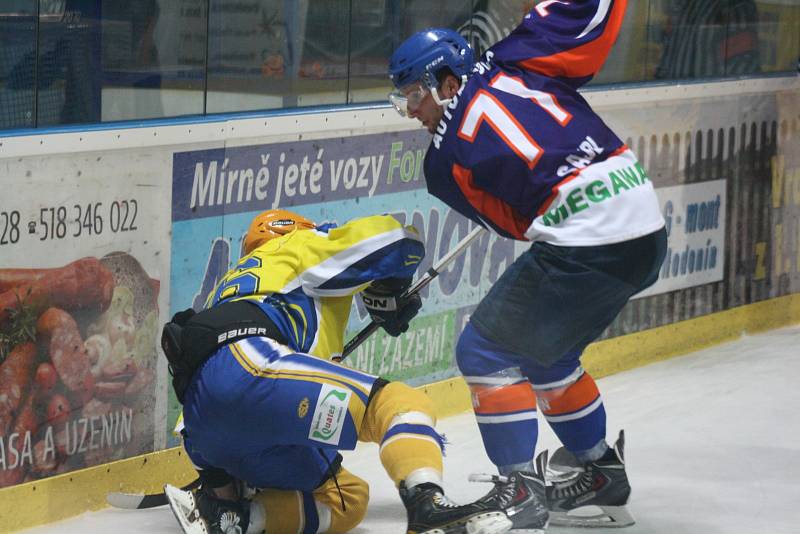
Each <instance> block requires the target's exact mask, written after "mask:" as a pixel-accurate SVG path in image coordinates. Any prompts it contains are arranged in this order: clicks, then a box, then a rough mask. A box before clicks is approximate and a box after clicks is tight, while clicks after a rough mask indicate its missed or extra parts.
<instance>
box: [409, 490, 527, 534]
mask: <svg viewBox="0 0 800 534" xmlns="http://www.w3.org/2000/svg"><path fill="white" fill-rule="evenodd" d="M400 498H402V499H403V504H404V505H405V506H406V513H407V515H408V529H407V531H408V534H501V533H503V532H508V531H509V530H510V529H511V521H510V520H509V519H508V518H507V517H506V514H504V513H503V512H502V511H501V510H500V509H499V508H498V507H497V506H495V505H493V504H491V503H485V502H480V501H476V502H473V503H470V504H464V505H458V504H455V503H453V502H451V501H450V500H449V499H448V498H447V497H445V496H444V493H443V492H442V489H441V488H440V487H439V486H437V485H436V484H430V483H426V484H420V485H418V486H414V487H413V488H410V489H408V488H406V487H405V484H403V483H402V482H401V483H400Z"/></svg>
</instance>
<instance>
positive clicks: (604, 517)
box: [550, 506, 636, 528]
mask: <svg viewBox="0 0 800 534" xmlns="http://www.w3.org/2000/svg"><path fill="white" fill-rule="evenodd" d="M634 523H636V520H635V519H634V518H633V516H632V515H631V513H630V512H629V511H628V509H627V507H625V506H582V507H580V508H576V509H574V510H570V511H569V512H553V511H551V512H550V525H551V526H554V527H583V528H623V527H629V526H631V525H633V524H634Z"/></svg>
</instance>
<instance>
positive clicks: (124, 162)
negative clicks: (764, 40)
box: [0, 77, 800, 529]
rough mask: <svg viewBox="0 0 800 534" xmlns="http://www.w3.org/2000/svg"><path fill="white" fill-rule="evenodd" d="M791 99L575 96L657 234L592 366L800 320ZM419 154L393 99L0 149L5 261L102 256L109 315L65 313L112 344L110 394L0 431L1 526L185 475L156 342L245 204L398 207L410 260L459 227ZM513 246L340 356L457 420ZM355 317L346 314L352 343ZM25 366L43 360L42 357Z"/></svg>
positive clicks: (465, 270) (790, 88)
mask: <svg viewBox="0 0 800 534" xmlns="http://www.w3.org/2000/svg"><path fill="white" fill-rule="evenodd" d="M798 89H800V83H799V82H798V79H797V78H796V77H777V78H766V79H758V80H741V81H727V82H717V83H709V84H693V85H684V86H675V85H671V86H662V87H653V86H645V87H641V88H623V89H616V90H608V91H594V92H587V93H586V94H585V96H586V97H587V99H588V100H589V101H590V103H592V105H593V106H594V107H595V108H596V109H597V111H598V112H599V113H600V114H601V116H602V117H603V118H604V119H605V120H606V121H607V122H608V123H609V124H610V125H611V126H612V128H613V129H614V130H615V131H616V132H617V133H618V134H620V135H621V136H622V137H623V138H624V139H625V140H626V142H627V143H628V145H629V146H630V147H631V148H632V149H633V150H634V151H635V152H636V153H637V155H638V156H639V157H640V159H641V161H642V163H643V165H644V167H645V169H647V171H648V174H649V176H650V177H651V179H652V180H653V183H654V185H655V186H656V188H657V191H658V193H659V198H660V200H661V202H662V206H663V210H664V215H665V218H666V219H667V221H668V228H669V231H670V250H669V253H668V257H667V260H666V261H665V264H664V267H663V269H662V277H661V280H660V281H659V283H658V285H656V286H655V287H654V288H651V289H650V290H648V291H647V293H645V294H644V295H642V296H640V297H639V298H637V299H635V300H633V301H632V302H631V303H630V304H629V305H628V306H627V307H626V309H625V310H624V311H623V312H622V314H621V315H620V316H619V318H618V319H617V320H616V321H615V322H614V324H613V325H612V326H611V327H610V328H609V329H608V331H607V332H606V333H605V334H604V335H603V341H601V342H599V343H597V344H595V345H593V346H592V347H590V349H589V351H588V352H587V355H586V365H587V367H588V368H590V369H591V370H592V371H593V372H594V373H595V374H597V375H603V374H608V373H612V372H616V371H619V370H621V369H626V368H631V367H635V366H638V365H643V364H645V363H649V362H651V361H655V360H657V359H662V358H665V357H669V356H671V355H674V354H679V353H684V352H688V351H691V350H695V349H697V348H699V347H702V346H705V345H708V344H712V343H716V342H720V341H722V340H725V339H731V338H732V337H735V336H738V335H740V334H741V333H742V332H744V331H755V330H761V329H768V328H774V327H776V326H780V325H784V324H789V323H793V322H797V321H800V305H799V304H798V296H797V293H798V289H799V288H800V217H798V214H800V146H799V145H800V137H799V136H798V128H800V91H798ZM428 142H429V136H428V135H427V134H426V133H425V132H424V131H421V130H419V129H418V128H417V127H416V124H415V123H413V122H411V121H407V120H404V119H401V118H400V117H398V116H396V114H395V113H394V112H393V111H392V110H390V109H386V108H385V107H381V108H370V107H364V108H359V109H348V110H346V111H337V112H330V111H319V112H310V113H306V114H302V115H291V114H285V115H278V116H276V115H266V114H265V115H252V114H250V115H241V116H225V117H210V118H204V119H202V120H191V119H186V120H171V121H164V122H161V123H151V122H148V123H142V124H134V125H130V126H129V127H126V128H124V129H119V128H112V127H99V128H97V129H90V130H85V129H84V130H77V129H76V130H69V131H53V132H47V133H43V132H35V133H32V134H31V135H20V136H16V137H6V138H2V139H0V183H1V184H2V187H3V192H4V194H3V195H1V196H0V257H2V269H7V268H21V269H62V270H63V269H65V268H66V267H67V266H68V265H69V264H70V263H71V262H73V261H76V260H79V259H85V258H96V259H98V260H99V261H100V262H101V263H102V264H103V265H104V266H105V267H106V268H108V269H109V271H110V272H112V273H113V275H114V284H115V287H116V288H117V289H118V290H117V292H115V293H114V300H113V302H112V304H111V308H112V309H113V310H114V314H105V315H104V314H103V313H100V312H99V311H95V312H92V311H91V310H86V309H83V310H77V309H76V310H75V311H71V310H69V306H68V305H67V306H66V307H67V308H68V311H70V313H72V315H73V316H74V318H75V321H76V323H77V325H78V327H79V329H80V332H81V335H83V336H84V337H85V338H89V337H91V336H90V334H91V335H96V336H101V337H102V336H104V335H105V336H106V337H107V338H108V347H107V348H106V350H105V352H104V353H103V354H102V355H101V359H100V361H99V362H96V363H94V365H95V367H96V371H97V374H98V376H99V377H100V379H99V380H98V382H99V383H102V384H103V387H102V388H100V389H97V388H96V389H95V392H94V395H93V397H92V398H90V399H80V400H77V399H76V396H75V395H74V394H73V393H71V392H68V391H66V392H64V391H62V393H64V396H65V397H66V398H67V399H68V400H69V401H71V406H70V408H71V409H70V410H69V412H68V413H67V414H66V416H63V415H62V416H60V417H58V418H57V419H54V418H53V417H51V415H52V414H51V413H49V412H48V411H47V408H46V407H45V406H42V407H39V408H36V410H38V411H36V414H35V415H36V420H37V422H38V426H37V427H36V428H27V429H26V428H22V427H19V428H17V425H11V426H10V427H9V429H8V430H5V431H4V430H3V429H0V431H4V432H5V434H2V435H0V442H2V443H1V444H0V474H2V475H3V476H2V477H0V481H6V483H8V481H11V482H12V483H13V484H12V485H11V486H10V487H9V488H6V489H0V502H2V503H3V504H2V505H0V518H1V519H0V522H1V523H2V527H3V529H5V528H9V529H10V528H14V529H18V528H24V527H25V526H31V525H34V524H39V523H43V522H48V521H52V520H55V519H58V518H61V517H66V516H69V515H73V514H75V513H79V512H81V511H83V510H86V509H90V508H91V509H94V508H98V507H101V506H102V505H103V497H104V495H105V493H106V492H107V491H108V490H109V489H119V487H120V484H122V485H123V487H124V488H126V489H132V488H149V489H155V488H158V487H159V486H160V484H161V483H162V482H163V481H164V480H170V481H175V482H180V480H181V479H183V480H185V479H186V478H187V475H188V476H189V477H190V476H191V473H187V472H186V464H185V463H183V461H182V460H181V459H180V458H178V451H176V450H168V451H166V452H160V453H158V454H152V451H154V450H159V451H160V450H161V449H164V448H165V447H167V446H168V445H172V444H174V441H173V440H172V438H171V437H170V434H169V432H168V429H169V428H170V427H171V424H172V421H173V420H174V418H175V415H176V408H177V405H176V404H175V402H174V401H173V400H170V397H169V396H168V385H169V383H168V374H167V372H166V368H165V361H164V359H163V358H160V357H159V356H158V352H157V350H156V346H157V337H158V330H159V329H158V325H159V324H161V323H163V322H164V321H165V320H166V319H168V317H169V316H170V315H171V314H172V313H174V312H175V311H177V310H180V309H184V308H186V307H189V306H193V305H194V306H197V305H198V303H199V302H200V301H201V299H202V297H203V295H204V294H205V293H206V292H207V291H208V290H209V289H210V287H211V286H212V285H213V283H214V281H215V279H216V278H217V277H218V276H220V275H221V274H222V273H223V272H224V271H225V270H226V269H227V268H228V267H229V266H230V265H231V264H232V263H234V262H235V261H236V260H237V259H238V257H239V253H240V247H241V239H242V236H243V234H244V232H245V230H246V226H247V224H248V222H249V220H250V218H252V216H253V215H254V214H255V213H257V212H258V211H261V210H263V209H269V208H272V207H278V206H279V207H282V208H289V209H292V210H295V211H298V212H300V213H301V214H303V215H306V216H308V217H310V218H312V219H313V220H315V221H318V222H323V221H338V222H344V221H345V220H347V219H349V218H352V217H357V216H361V215H366V214H372V213H392V214H395V215H396V216H398V217H400V218H401V219H404V220H405V221H407V222H408V223H409V224H414V225H415V226H416V227H417V228H418V229H419V230H420V232H421V234H422V235H423V238H424V240H425V243H426V248H427V251H428V252H427V256H426V259H425V263H424V264H423V266H422V267H421V269H425V268H427V267H428V266H430V265H431V264H432V263H433V262H434V261H435V260H436V259H438V258H440V257H441V256H443V255H444V254H445V253H446V252H447V251H448V249H449V248H450V247H451V246H452V245H453V244H455V243H456V242H457V241H458V240H459V239H460V238H462V237H463V236H465V235H466V234H467V233H468V232H469V231H470V229H471V223H469V222H468V221H466V220H465V219H463V218H462V217H460V216H458V215H457V214H455V213H454V212H452V211H451V210H449V209H448V208H447V207H446V206H444V205H442V204H441V203H439V202H438V201H435V200H434V199H432V197H430V196H429V195H428V194H427V192H426V190H425V183H424V176H423V175H422V158H423V157H424V154H425V150H426V148H427V143H428ZM524 248H525V247H524V244H522V243H519V244H515V243H513V242H510V241H506V240H502V239H497V238H496V237H494V236H488V235H487V236H485V237H484V238H483V240H482V241H480V242H479V243H476V244H475V245H474V246H472V247H470V249H469V250H468V251H467V253H466V254H465V255H464V256H463V257H462V258H460V259H459V260H458V261H456V262H455V263H454V265H453V266H452V267H451V268H450V269H448V270H447V271H446V272H445V273H444V274H443V275H442V276H441V277H440V278H439V279H437V280H436V281H435V282H434V283H432V284H431V285H430V286H429V288H428V289H427V290H426V291H425V292H424V294H423V311H422V313H421V315H420V317H419V318H418V319H416V320H415V321H414V323H413V324H412V328H411V330H410V332H409V333H408V334H406V335H405V336H403V337H402V338H400V339H394V338H389V337H387V336H385V335H383V334H382V333H379V334H377V335H375V336H373V337H372V338H370V340H369V341H368V342H367V343H365V344H364V345H362V347H361V348H360V349H359V350H357V351H356V353H354V355H353V356H352V357H351V360H350V364H352V365H355V366H357V367H359V368H361V369H364V370H366V371H368V372H372V373H375V374H381V375H384V376H387V377H389V378H393V379H400V380H405V381H407V382H409V383H411V384H413V385H417V386H423V387H425V388H426V389H427V390H429V392H430V393H431V395H432V396H434V397H435V399H436V401H437V405H438V406H440V410H441V413H442V414H449V413H456V412H458V411H462V410H465V409H468V408H469V399H468V396H467V394H466V388H465V387H464V385H463V382H461V381H460V380H459V379H457V378H454V377H455V376H456V374H457V373H456V370H455V367H454V365H453V361H452V354H453V348H454V344H455V340H456V339H457V335H458V333H459V332H460V331H461V328H463V325H464V323H465V321H466V320H467V319H468V317H469V314H470V312H471V311H472V310H473V309H474V306H475V305H476V304H477V302H478V301H479V300H480V298H481V297H482V295H484V294H485V293H486V291H487V290H488V288H489V287H490V286H491V284H492V283H493V282H494V281H495V280H496V279H497V277H498V276H499V274H501V273H502V271H503V269H504V268H505V267H506V266H507V265H508V264H509V263H510V262H511V261H513V259H514V257H515V256H516V255H517V254H519V253H520V252H521V251H522V250H524ZM114 253H119V254H114ZM51 272H55V271H51ZM64 272H66V271H64ZM65 276H66V275H65ZM0 280H2V278H0ZM1 283H2V282H0V284H1ZM0 289H2V286H1V285H0ZM79 289H80V288H79ZM90 290H91V288H86V289H85V291H90ZM69 297H70V296H69V295H65V296H62V300H64V299H66V300H69ZM76 298H77V297H76ZM67 304H68V303H67ZM76 308H77V306H76ZM111 319H113V320H114V321H116V322H114V323H113V324H115V325H116V324H118V323H119V324H122V325H123V326H125V328H126V330H125V331H124V333H123V334H122V335H119V334H114V333H113V332H111V331H110V329H111V327H110V326H108V325H110V324H112V321H110V320H111ZM366 320H367V317H366V314H365V313H364V311H363V309H359V308H358V307H354V310H353V313H352V317H351V322H350V325H349V332H350V334H352V333H354V332H355V331H357V330H358V329H359V328H360V327H361V326H363V325H364V324H366ZM104 328H105V330H104ZM101 344H102V343H101ZM37 358H38V360H37V361H46V360H47V358H48V354H47V349H46V348H45V349H41V348H40V349H39V353H38V355H37ZM113 363H117V364H124V365H130V366H135V368H136V369H137V370H138V371H137V372H136V373H129V374H128V375H124V374H123V375H119V374H116V375H115V374H114V373H113V366H112V365H109V366H108V368H105V367H104V366H103V365H102V364H113ZM101 367H103V369H101ZM20 386H21V387H22V389H23V391H24V392H25V395H27V396H30V395H35V396H36V397H37V398H42V397H43V398H45V399H46V400H52V397H54V396H55V393H54V392H53V391H59V389H58V388H62V390H63V386H62V385H57V386H56V389H55V390H51V389H47V390H46V389H45V388H44V387H43V386H42V385H41V384H40V383H38V382H37V381H36V380H34V379H33V377H31V379H30V380H29V381H28V382H26V383H25V384H20ZM137 388H138V389H137ZM44 404H45V405H47V404H49V402H45V403H44ZM15 430H18V431H17V432H15ZM37 445H38V447H37ZM140 455H145V456H140ZM23 509H24V510H32V511H31V512H26V513H20V510H23ZM11 510H13V511H14V513H13V514H11V515H9V512H10V511H11Z"/></svg>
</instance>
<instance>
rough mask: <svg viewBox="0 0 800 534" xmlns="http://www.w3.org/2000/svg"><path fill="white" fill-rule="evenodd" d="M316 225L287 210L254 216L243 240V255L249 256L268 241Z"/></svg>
mask: <svg viewBox="0 0 800 534" xmlns="http://www.w3.org/2000/svg"><path fill="white" fill-rule="evenodd" d="M313 228H316V225H315V224H314V223H313V222H312V221H310V220H308V219H306V218H305V217H303V216H302V215H298V214H297V213H292V212H291V211H287V210H269V211H264V212H262V213H259V214H258V215H256V217H255V218H254V219H253V222H251V223H250V228H248V229H247V235H246V236H245V238H244V253H245V254H250V253H251V252H253V250H255V249H256V248H257V247H260V246H261V245H263V244H264V243H266V242H267V241H269V240H270V239H275V238H276V237H281V236H283V235H286V234H289V233H291V232H294V231H295V230H311V229H313Z"/></svg>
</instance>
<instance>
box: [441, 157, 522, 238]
mask: <svg viewBox="0 0 800 534" xmlns="http://www.w3.org/2000/svg"><path fill="white" fill-rule="evenodd" d="M453 178H455V181H456V183H457V184H458V187H459V189H461V192H462V193H464V196H465V197H466V198H467V201H468V202H469V203H470V204H471V205H472V207H473V208H475V209H476V210H478V212H479V213H480V214H481V215H484V216H486V217H488V218H489V220H491V221H492V222H493V223H494V224H496V225H497V226H499V227H500V228H502V229H503V230H505V231H506V232H508V233H509V234H511V235H512V236H514V237H515V238H516V239H521V240H525V232H526V231H527V230H528V227H529V226H530V225H531V220H530V219H527V218H525V217H523V216H521V215H520V214H518V213H517V212H516V211H515V210H514V208H512V207H511V206H509V205H508V204H506V203H505V202H503V201H502V200H500V199H499V198H497V197H495V196H492V195H491V194H489V193H487V192H486V191H483V190H481V189H480V188H479V187H477V186H476V185H475V182H474V180H473V178H472V171H471V170H469V169H467V168H465V167H462V166H461V165H458V164H457V163H454V164H453Z"/></svg>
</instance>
